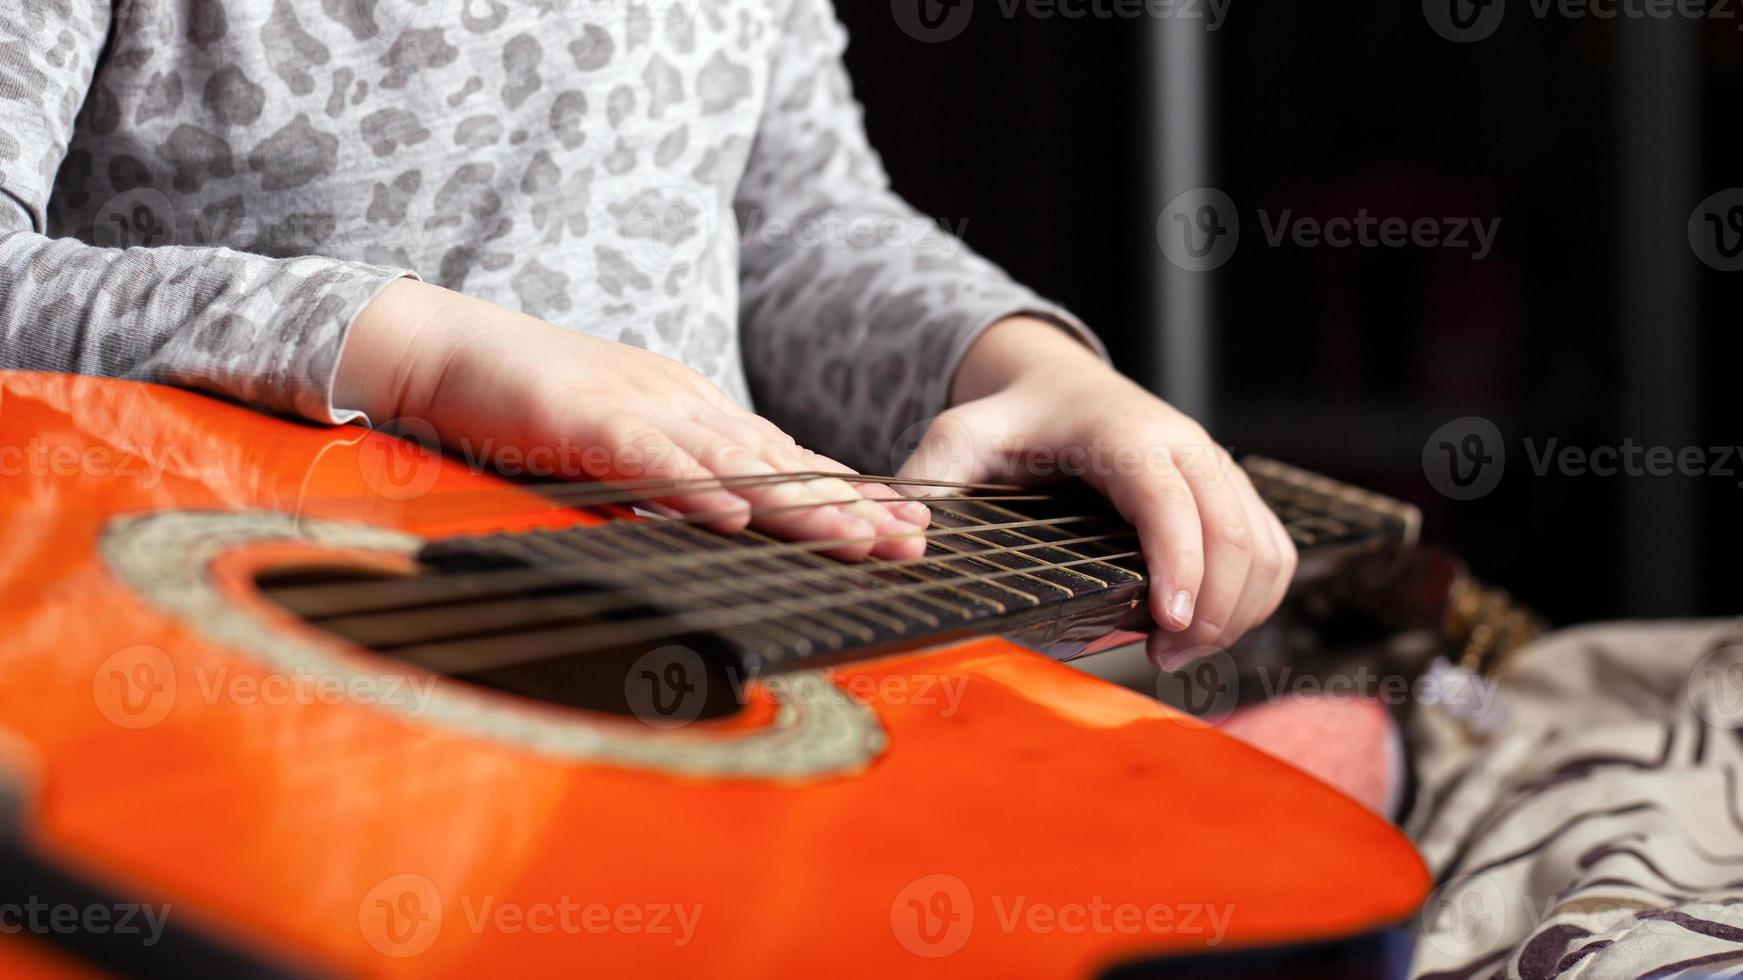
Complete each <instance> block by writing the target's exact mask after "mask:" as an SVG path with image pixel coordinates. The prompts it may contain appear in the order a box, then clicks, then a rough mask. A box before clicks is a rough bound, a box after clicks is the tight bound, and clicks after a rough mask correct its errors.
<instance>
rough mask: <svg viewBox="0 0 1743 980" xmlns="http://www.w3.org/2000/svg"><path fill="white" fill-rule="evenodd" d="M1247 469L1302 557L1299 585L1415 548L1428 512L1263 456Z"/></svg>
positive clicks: (1247, 460)
mask: <svg viewBox="0 0 1743 980" xmlns="http://www.w3.org/2000/svg"><path fill="white" fill-rule="evenodd" d="M1241 467H1242V468H1243V469H1245V470H1246V471H1247V476H1248V477H1250V478H1251V479H1252V481H1253V487H1254V489H1256V490H1258V491H1259V496H1260V497H1262V498H1264V500H1265V503H1267V504H1269V505H1270V507H1271V509H1272V510H1273V511H1275V512H1276V514H1277V517H1278V518H1279V519H1280V520H1281V521H1282V522H1283V526H1284V528H1285V529H1286V530H1287V531H1288V532H1289V537H1290V538H1291V539H1292V540H1293V541H1294V542H1295V547H1296V548H1297V549H1298V550H1299V551H1300V553H1301V565H1300V567H1299V569H1298V570H1297V571H1296V576H1295V581H1296V585H1297V586H1301V585H1308V584H1312V583H1314V582H1317V581H1321V580H1323V579H1325V578H1327V577H1328V576H1330V575H1331V574H1332V573H1333V572H1336V571H1339V570H1341V569H1343V568H1345V567H1347V566H1348V565H1349V564H1350V563H1351V562H1353V561H1355V560H1357V559H1373V558H1385V557H1387V556H1394V555H1397V554H1400V553H1402V552H1404V551H1407V550H1409V549H1411V548H1414V547H1415V546H1416V543H1417V539H1418V537H1419V536H1420V534H1421V530H1422V512H1421V511H1420V510H1418V509H1417V508H1415V507H1413V506H1411V505H1410V504H1407V503H1404V502H1403V501H1401V500H1394V499H1392V498H1391V497H1387V496H1383V495H1381V494H1377V493H1374V492H1372V491H1369V490H1363V489H1362V488H1360V487H1355V486H1351V485H1350V484H1348V483H1340V482H1338V481H1337V480H1333V479H1331V478H1330V477H1325V476H1321V475H1319V474H1318V473H1311V472H1309V471H1307V470H1304V469H1300V468H1297V467H1294V466H1289V465H1288V464H1285V463H1279V462H1277V461H1276V460H1274V459H1268V458H1266V457H1263V456H1248V457H1246V458H1245V459H1243V460H1241Z"/></svg>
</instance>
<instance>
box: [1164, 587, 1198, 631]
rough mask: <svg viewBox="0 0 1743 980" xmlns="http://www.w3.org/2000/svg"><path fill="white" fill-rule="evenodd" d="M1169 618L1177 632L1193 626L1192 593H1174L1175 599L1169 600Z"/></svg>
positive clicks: (1182, 591) (1184, 591) (1181, 591)
mask: <svg viewBox="0 0 1743 980" xmlns="http://www.w3.org/2000/svg"><path fill="white" fill-rule="evenodd" d="M1168 618H1169V620H1171V622H1170V624H1169V625H1171V626H1172V627H1173V628H1174V629H1175V630H1177V631H1178V630H1183V629H1185V628H1187V627H1188V626H1191V625H1192V593H1190V592H1188V591H1186V590H1185V589H1181V590H1180V591H1179V592H1176V593H1174V598H1172V599H1170V600H1168Z"/></svg>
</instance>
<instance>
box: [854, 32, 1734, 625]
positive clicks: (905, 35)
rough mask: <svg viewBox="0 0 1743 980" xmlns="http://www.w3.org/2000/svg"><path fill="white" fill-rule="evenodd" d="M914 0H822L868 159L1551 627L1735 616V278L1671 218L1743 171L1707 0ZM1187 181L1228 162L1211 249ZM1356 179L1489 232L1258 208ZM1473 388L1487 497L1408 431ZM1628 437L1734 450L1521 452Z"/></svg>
mask: <svg viewBox="0 0 1743 980" xmlns="http://www.w3.org/2000/svg"><path fill="white" fill-rule="evenodd" d="M919 2H922V0H894V3H891V2H887V0H864V2H860V3H852V2H843V3H840V4H838V9H839V12H840V15H841V17H842V19H843V20H844V21H845V22H846V23H847V25H848V28H849V30H850V32H851V34H852V37H853V43H852V45H851V47H850V49H849V52H848V64H849V68H850V70H851V71H852V72H853V75H854V79H855V83H856V85H857V88H858V92H859V96H860V98H861V100H862V101H863V102H864V104H865V106H866V114H867V126H868V128H869V130H870V133H871V137H872V140H873V142H874V143H875V144H876V145H877V147H878V148H879V150H880V151H881V153H882V154H883V157H884V161H885V164H886V166H887V168H888V170H889V171H890V174H891V176H892V179H893V180H894V183H895V185H896V188H897V189H898V190H899V191H901V192H902V193H903V194H904V195H906V196H907V197H908V198H909V200H911V201H913V202H914V203H915V204H916V205H917V206H918V207H920V208H922V209H923V210H926V211H928V212H930V213H933V214H935V215H938V216H940V217H943V218H945V219H947V220H948V222H949V226H950V227H951V228H958V227H961V228H962V229H963V231H964V237H965V238H966V239H967V240H968V242H969V243H970V244H971V245H972V246H974V247H975V248H976V249H977V250H979V251H980V252H981V253H982V254H985V255H987V256H989V257H991V258H993V259H994V260H996V261H998V262H1000V263H1001V264H1003V265H1004V266H1005V267H1006V268H1007V269H1009V270H1010V271H1011V272H1012V273H1013V274H1014V275H1016V276H1017V277H1018V278H1020V279H1022V280H1023V281H1025V282H1027V283H1029V284H1030V285H1032V286H1033V287H1035V288H1036V289H1038V290H1039V291H1041V292H1042V293H1044V294H1046V295H1048V296H1050V297H1052V298H1055V299H1058V300H1060V301H1062V302H1063V303H1065V304H1066V305H1067V306H1069V307H1070V308H1071V309H1073V310H1074V311H1076V312H1077V313H1079V314H1080V315H1081V316H1083V317H1084V319H1086V320H1087V321H1088V322H1089V323H1090V324H1091V325H1092V326H1093V327H1095V328H1096V330H1097V331H1098V332H1099V333H1100V334H1101V336H1102V337H1103V338H1104V339H1105V340H1106V341H1107V343H1108V346H1109V347H1110V349H1111V350H1112V352H1113V354H1114V356H1115V358H1116V360H1117V362H1118V363H1119V364H1120V365H1121V367H1122V368H1124V369H1125V370H1127V372H1128V373H1131V374H1133V375H1134V376H1136V377H1139V378H1141V379H1144V380H1145V381H1146V383H1149V384H1150V385H1151V386H1152V387H1154V388H1156V389H1157V390H1159V391H1161V393H1163V394H1164V395H1165V396H1166V397H1171V398H1177V399H1178V400H1180V401H1181V402H1182V403H1183V404H1184V405H1185V406H1186V407H1189V408H1191V409H1192V410H1193V411H1194V412H1195V414H1199V415H1200V416H1201V417H1202V418H1204V419H1205V420H1206V421H1207V423H1208V424H1209V426H1210V428H1211V431H1212V432H1213V434H1215V435H1216V436H1217V437H1218V438H1219V439H1220V440H1222V441H1223V442H1225V443H1227V444H1229V445H1230V446H1231V447H1232V448H1233V449H1234V450H1235V451H1236V453H1237V455H1238V454H1240V453H1243V452H1260V453H1264V454H1266V455H1272V456H1276V457H1279V458H1281V459H1284V460H1287V461H1291V462H1295V463H1298V464H1300V465H1303V466H1307V467H1311V468H1315V469H1319V470H1321V471H1323V472H1326V473H1328V474H1332V475H1335V476H1338V477H1340V478H1343V479H1347V480H1350V481H1353V482H1358V483H1362V484H1364V485H1367V486H1369V487H1372V488H1374V489H1377V490H1381V491H1383V492H1387V493H1390V494H1393V495H1395V496H1398V497H1401V498H1404V499H1407V500H1409V501H1411V502H1413V503H1416V504H1418V505H1420V506H1421V507H1422V508H1423V509H1424V511H1425V514H1426V521H1427V524H1426V527H1427V533H1428V535H1429V536H1430V537H1432V538H1435V539H1437V540H1439V541H1441V542H1444V543H1447V544H1450V545H1452V546H1454V547H1456V548H1457V549H1458V550H1460V551H1461V552H1463V553H1464V554H1465V555H1466V556H1467V558H1468V559H1469V560H1470V561H1471V563H1472V564H1473V566H1475V568H1476V569H1477V571H1478V572H1479V574H1481V575H1483V576H1484V577H1486V578H1488V579H1490V580H1491V581H1494V582H1496V583H1498V584H1501V585H1503V586H1505V587H1507V588H1509V589H1511V590H1512V591H1514V592H1515V593H1516V594H1518V595H1519V596H1521V597H1522V598H1524V599H1525V600H1526V601H1528V602H1530V603H1532V604H1533V605H1535V606H1536V607H1538V608H1539V609H1540V610H1542V611H1543V612H1544V613H1546V614H1547V615H1548V616H1550V617H1551V618H1552V619H1553V620H1555V621H1556V622H1558V623H1563V624H1565V623H1571V622H1577V621H1583V620H1589V619H1596V618H1613V617H1617V616H1628V615H1678V616H1687V615H1717V614H1735V613H1737V612H1739V611H1740V608H1739V607H1740V606H1743V590H1739V588H1738V584H1739V582H1740V581H1743V575H1740V574H1739V573H1738V572H1737V571H1736V570H1735V569H1734V566H1733V562H1732V560H1731V556H1730V555H1729V550H1730V548H1731V547H1732V546H1734V545H1735V544H1736V543H1738V542H1740V541H1743V534H1740V533H1739V532H1740V531H1743V527H1740V525H1743V517H1740V516H1739V513H1740V508H1739V507H1738V503H1739V502H1740V501H1743V489H1740V487H1739V485H1740V483H1743V459H1737V458H1735V456H1734V455H1733V456H1730V457H1726V456H1725V455H1724V454H1722V453H1709V452H1708V451H1707V450H1708V448H1709V447H1715V446H1722V445H1724V444H1726V443H1729V444H1731V445H1736V444H1737V443H1739V442H1743V426H1739V425H1737V424H1736V422H1737V421H1738V415H1737V412H1736V399H1735V397H1734V396H1733V391H1734V383H1733V381H1732V379H1731V377H1730V375H1731V374H1732V372H1733V371H1734V370H1735V368H1736V365H1737V364H1738V354H1739V348H1740V347H1743V344H1740V343H1739V340H1738V336H1737V334H1738V330H1737V324H1736V316H1735V315H1736V313H1737V312H1738V311H1739V310H1740V309H1743V306H1740V305H1739V293H1740V287H1743V272H1721V271H1718V270H1717V269H1715V268H1713V267H1711V266H1710V265H1708V264H1706V263H1704V262H1703V261H1702V260H1701V258H1700V257H1699V256H1698V255H1697V254H1696V252H1695V249H1694V247H1693V246H1692V244H1691V240H1690V235H1689V233H1688V231H1687V228H1688V226H1689V222H1690V217H1691V214H1693V213H1694V211H1695V209H1696V208H1697V207H1698V206H1699V205H1701V203H1702V202H1703V200H1705V199H1707V198H1708V196H1709V195H1710V194H1713V193H1714V192H1717V191H1721V190H1724V189H1725V188H1728V187H1731V186H1734V185H1743V171H1740V170H1739V164H1740V163H1743V159H1740V157H1743V153H1740V151H1743V145H1740V143H1743V140H1740V138H1739V136H1738V135H1737V130H1738V127H1736V126H1735V124H1734V122H1733V120H1732V119H1731V118H1730V115H1731V114H1730V112H1729V109H1730V108H1731V107H1732V106H1733V105H1735V104H1736V103H1735V102H1734V101H1733V100H1732V99H1731V98H1729V96H1730V95H1731V94H1733V93H1734V92H1737V91H1738V89H1739V87H1740V85H1743V32H1740V31H1739V28H1740V27H1743V24H1740V23H1739V21H1737V20H1735V19H1730V16H1729V14H1730V11H1729V8H1724V12H1725V14H1726V15H1727V16H1715V17H1708V18H1703V19H1687V18H1685V19H1681V20H1668V21H1651V20H1644V19H1627V18H1613V19H1600V18H1596V17H1592V16H1584V17H1579V16H1573V17H1569V16H1563V15H1562V14H1560V13H1558V12H1557V11H1556V10H1555V9H1554V8H1550V10H1549V12H1548V13H1547V14H1546V15H1539V14H1537V13H1536V12H1535V11H1534V8H1533V7H1532V6H1531V5H1530V4H1528V3H1526V2H1525V0H1513V2H1512V3H1511V4H1509V5H1507V7H1506V8H1505V17H1504V18H1502V19H1501V20H1500V22H1499V24H1498V26H1493V25H1491V26H1493V30H1492V33H1488V34H1486V36H1482V37H1480V38H1477V39H1474V40H1470V41H1469V42H1468V43H1456V42H1455V41H1453V40H1449V39H1448V38H1447V37H1446V36H1443V33H1439V32H1437V30H1436V29H1435V28H1434V27H1433V26H1431V24H1430V23H1429V18H1430V16H1431V13H1430V12H1431V10H1432V7H1430V6H1427V5H1423V4H1418V3H1405V4H1399V3H1380V2H1376V0H1364V2H1355V3H1347V4H1300V3H1292V2H1287V0H1234V2H1232V3H1231V4H1230V5H1229V6H1228V7H1227V8H1226V10H1225V16H1224V17H1223V19H1222V20H1221V22H1220V23H1218V24H1217V25H1216V27H1215V29H1214V30H1207V29H1206V27H1207V22H1206V21H1205V20H1191V19H1189V18H1183V17H1178V16H1176V17H1174V18H1172V20H1171V19H1170V18H1159V17H1155V16H1149V15H1142V14H1140V15H1139V16H1100V17H1098V16H1093V15H1092V16H1085V17H1081V18H1077V19H1067V18H1063V17H1060V16H1053V17H1050V18H1049V17H1043V16H1037V15H1036V13H1037V9H1045V8H1037V7H1035V6H1033V5H1024V4H1011V2H1010V0H978V3H977V2H976V0H961V2H960V3H959V8H958V9H956V10H950V9H947V8H941V7H937V6H935V5H934V6H933V7H931V8H929V12H930V14H931V16H933V17H934V18H941V17H943V16H945V15H946V14H949V15H950V16H963V15H962V14H961V11H960V7H961V6H969V8H970V10H971V15H969V16H966V18H965V19H964V20H961V21H958V22H955V25H954V26H952V27H949V28H948V29H946V30H945V31H943V32H942V33H943V34H945V35H948V36H947V37H945V38H943V39H940V37H939V34H938V33H934V34H933V35H932V36H930V37H929V38H928V39H925V40H921V39H917V38H916V36H915V33H916V32H915V31H914V30H913V29H912V25H913V23H914V21H913V19H912V18H913V15H912V13H911V11H907V10H905V9H904V8H903V6H902V5H903V4H910V5H913V4H917V3H919ZM924 2H927V3H934V4H935V0H924ZM1065 2H1066V3H1070V0H1065ZM1431 2H1439V0H1431ZM1447 2H1450V3H1459V2H1461V0H1447ZM1090 3H1091V0H1083V2H1082V3H1081V4H1080V5H1079V9H1083V10H1089V11H1091V12H1092V13H1093V11H1094V9H1095V8H1092V7H1091V6H1090ZM1101 9H1102V10H1104V11H1107V10H1112V9H1113V7H1112V6H1111V5H1106V6H1104V7H1103V8H1101ZM1127 9H1130V8H1127ZM1177 9H1180V10H1185V9H1194V8H1192V7H1188V8H1177ZM1471 9H1478V8H1471ZM1205 11H1206V12H1208V7H1207V8H1205ZM1170 21H1171V22H1170ZM933 22H934V23H935V22H936V21H933ZM1485 29H1486V28H1485ZM922 33H923V32H922ZM1183 52H1184V53H1183ZM1165 80H1167V81H1166V82H1165ZM1165 87H1167V88H1168V91H1166V92H1165V91H1163V89H1164V88H1165ZM1181 104H1185V105H1186V107H1187V108H1186V109H1185V110H1184V111H1183V110H1182V109H1181ZM1194 106H1196V107H1197V110H1198V111H1200V112H1201V114H1202V124H1200V123H1199V122H1195V121H1194V118H1193V112H1194V110H1193V107H1194ZM1170 156H1176V157H1179V156H1184V158H1186V159H1188V160H1189V161H1198V164H1196V165H1195V166H1197V167H1198V169H1196V170H1195V169H1194V166H1188V167H1186V168H1184V169H1181V168H1179V167H1175V168H1174V169H1172V170H1171V169H1170V166H1169V165H1165V163H1166V160H1167V159H1168V158H1169V157H1170ZM1195 186H1210V187H1215V188H1218V189H1220V190H1222V191H1224V192H1226V193H1227V194H1228V195H1229V199H1230V200H1231V201H1233V202H1234V203H1235V206H1236V209H1237V211H1238V214H1239V219H1240V222H1241V228H1240V239H1239V245H1238V247H1237V249H1236V251H1235V252H1234V254H1233V256H1232V257H1231V258H1230V259H1229V260H1228V261H1227V262H1226V264H1223V265H1222V266H1220V267H1219V268H1216V269H1215V270H1213V271H1204V272H1192V271H1185V270H1181V269H1179V268H1177V267H1176V266H1174V265H1173V264H1171V263H1170V262H1169V261H1168V260H1167V259H1166V258H1165V256H1164V254H1163V251H1162V249H1161V248H1160V247H1159V246H1158V239H1157V218H1158V215H1159V213H1161V211H1162V210H1163V209H1164V207H1165V206H1166V205H1167V202H1168V201H1169V200H1170V199H1172V198H1173V195H1175V194H1178V193H1179V192H1181V191H1186V190H1190V189H1191V188H1192V187H1195ZM1362 209H1365V210H1366V211H1367V212H1368V213H1369V214H1371V215H1374V216H1377V217H1378V216H1394V215H1395V216H1398V217H1402V218H1405V219H1407V220H1414V219H1416V218H1419V217H1429V218H1435V219H1448V218H1453V217H1462V218H1477V219H1481V220H1484V221H1493V220H1496V219H1498V220H1499V227H1498V235H1497V237H1496V239H1495V245H1494V248H1493V251H1492V252H1491V254H1489V255H1487V256H1485V257H1483V258H1481V259H1477V258H1474V257H1473V254H1472V251H1471V250H1470V249H1464V250H1458V249H1454V248H1450V247H1438V248H1434V247H1419V246H1403V247H1351V248H1331V247H1326V246H1320V247H1317V248H1303V247H1297V246H1294V245H1292V244H1290V243H1289V242H1284V243H1282V244H1280V245H1275V246H1273V245H1272V244H1271V243H1270V242H1269V241H1268V240H1267V237H1266V235H1265V229H1264V228H1263V227H1262V226H1261V223H1262V222H1261V218H1260V216H1259V212H1261V211H1263V212H1265V214H1266V215H1267V216H1268V218H1269V219H1270V220H1272V221H1273V222H1274V221H1275V220H1276V219H1277V217H1278V216H1280V215H1281V214H1282V213H1283V212H1284V211H1285V210H1288V211H1290V213H1291V214H1293V215H1305V216H1312V217H1317V218H1320V219H1325V218H1331V217H1334V216H1340V215H1341V216H1348V217H1354V216H1356V215H1357V214H1358V212H1359V211H1360V210H1362ZM1740 214H1743V212H1740ZM1183 298H1184V299H1185V300H1187V301H1188V302H1187V303H1186V305H1187V306H1188V307H1190V308H1191V311H1192V312H1191V315H1190V316H1187V317H1182V316H1180V315H1178V311H1177V310H1174V309H1173V308H1172V307H1173V306H1175V305H1179V304H1178V303H1174V302H1173V301H1174V300H1180V299H1183ZM1194 318H1196V319H1197V320H1198V321H1199V322H1198V323H1196V325H1195V324H1194V323H1190V322H1184V321H1185V320H1191V319H1194ZM1170 331H1174V332H1175V333H1172V334H1171V333H1170ZM1194 331H1199V332H1201V333H1202V334H1203V335H1205V336H1207V337H1208V338H1209V341H1210V343H1209V346H1208V348H1207V349H1204V350H1202V351H1201V350H1198V349H1197V348H1195V347H1194V344H1193V343H1192V342H1191V340H1190V338H1191V337H1192V336H1193V335H1194V333H1193V332H1194ZM1171 336H1172V337H1174V338H1175V339H1174V340H1173V341H1170V340H1169V338H1170V337H1171ZM1182 337H1185V338H1187V339H1186V340H1185V341H1184V342H1182V341H1181V339H1180V338H1182ZM1466 416H1479V417H1482V418H1485V419H1488V420H1490V421H1492V422H1493V423H1494V424H1495V426H1496V428H1497V430H1498V431H1499V432H1500V433H1501V442H1502V444H1503V446H1504V449H1505V454H1506V455H1505V464H1504V469H1503V471H1502V476H1501V478H1500V480H1499V483H1498V484H1496V485H1495V487H1494V489H1493V490H1492V491H1491V492H1489V493H1487V494H1486V495H1483V496H1481V497H1478V498H1476V499H1471V500H1454V499H1450V498H1449V497H1447V496H1446V495H1443V494H1442V493H1440V492H1437V490H1436V489H1435V487H1434V486H1433V485H1432V484H1431V482H1430V480H1429V478H1428V476H1427V474H1426V472H1425V463H1424V447H1425V445H1427V444H1428V443H1429V442H1430V441H1431V436H1432V435H1433V434H1434V433H1436V431H1437V430H1439V429H1441V427H1442V426H1443V425H1446V424H1447V423H1449V422H1451V421H1452V420H1455V419H1459V418H1462V417H1466ZM1625 439H1632V440H1633V441H1634V442H1635V443H1637V444H1641V445H1644V446H1653V445H1663V446H1668V447H1670V448H1671V449H1672V450H1681V449H1683V448H1684V447H1699V448H1700V450H1701V454H1702V455H1701V458H1702V460H1703V461H1704V462H1703V463H1702V465H1703V466H1704V467H1705V468H1706V469H1708V470H1717V469H1720V468H1724V467H1729V469H1730V473H1729V475H1720V474H1718V473H1716V472H1715V473H1709V474H1707V475H1669V476H1652V475H1646V474H1642V475H1634V476H1628V475H1615V476H1607V477H1606V476H1595V475H1590V474H1585V475H1570V474H1562V473H1558V472H1557V468H1556V467H1553V466H1552V467H1550V468H1549V469H1548V470H1547V471H1545V472H1544V473H1542V474H1541V475H1540V474H1539V473H1538V472H1537V471H1536V470H1537V468H1536V467H1534V466H1533V462H1534V460H1533V452H1535V453H1537V454H1539V455H1541V453H1542V452H1543V451H1544V449H1545V447H1547V446H1548V445H1550V440H1556V443H1555V445H1556V446H1557V447H1561V446H1575V447H1580V448H1583V449H1586V450H1590V449H1593V448H1597V447H1602V446H1610V447H1621V446H1623V445H1624V440H1625ZM1528 440H1529V441H1530V446H1529V447H1528V445H1527V441H1528Z"/></svg>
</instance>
